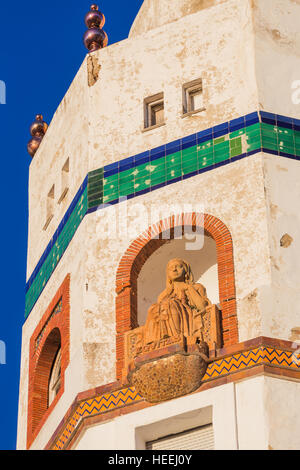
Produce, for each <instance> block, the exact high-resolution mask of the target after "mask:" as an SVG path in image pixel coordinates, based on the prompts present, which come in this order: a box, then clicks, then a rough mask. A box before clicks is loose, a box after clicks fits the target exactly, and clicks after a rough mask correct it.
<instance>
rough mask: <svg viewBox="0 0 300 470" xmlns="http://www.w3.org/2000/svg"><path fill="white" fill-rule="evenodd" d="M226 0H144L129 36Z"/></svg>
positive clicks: (139, 33)
mask: <svg viewBox="0 0 300 470" xmlns="http://www.w3.org/2000/svg"><path fill="white" fill-rule="evenodd" d="M225 1H227V0H172V7H171V8H170V1H169V0H144V2H143V4H142V6H141V8H140V11H139V13H138V14H137V16H136V18H135V20H134V22H133V25H132V27H131V30H130V33H129V37H133V36H138V35H141V34H143V33H145V32H147V31H149V30H150V29H154V28H158V27H159V26H162V25H164V24H167V23H171V22H172V21H176V20H178V19H180V18H182V17H183V16H185V15H190V14H192V13H195V12H197V11H199V10H203V9H204V8H209V7H211V6H214V5H217V4H219V3H223V2H225Z"/></svg>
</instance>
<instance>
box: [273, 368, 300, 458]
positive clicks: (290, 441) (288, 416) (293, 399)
mask: <svg viewBox="0 0 300 470" xmlns="http://www.w3.org/2000/svg"><path fill="white" fill-rule="evenodd" d="M264 407H265V413H266V415H267V419H268V448H269V449H270V450H272V449H274V450H299V448H300V435H299V432H298V429H299V420H300V411H299V410H300V384H299V383H295V382H290V381H287V380H280V379H276V378H272V377H265V389H264Z"/></svg>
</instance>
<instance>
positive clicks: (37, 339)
mask: <svg viewBox="0 0 300 470" xmlns="http://www.w3.org/2000/svg"><path fill="white" fill-rule="evenodd" d="M59 347H60V348H61V386H60V390H59V392H58V394H57V395H56V397H55V398H54V400H53V401H52V403H51V404H50V406H48V386H49V379H50V374H51V370H52V366H53V362H54V360H55V357H56V354H57V351H58V349H59ZM29 348H30V349H29V381H28V420H27V448H30V446H31V444H32V442H33V440H34V439H35V438H36V436H37V434H38V433H39V431H40V430H41V428H42V426H43V424H44V423H45V421H46V420H47V418H48V416H49V415H50V413H51V412H52V410H53V408H54V407H55V405H56V403H57V402H58V400H59V399H60V397H61V396H62V394H63V393H64V384H65V371H66V368H67V366H68V364H69V349H70V275H69V274H68V275H67V276H66V278H65V280H64V281H63V283H62V284H61V286H60V288H59V289H58V291H57V292H56V294H55V296H54V298H53V299H52V301H51V302H50V304H49V306H48V308H47V310H46V312H45V313H44V315H43V316H42V318H41V320H40V322H39V323H38V325H37V326H36V328H35V330H34V333H33V335H32V336H31V338H30V346H29Z"/></svg>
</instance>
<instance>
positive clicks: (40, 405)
mask: <svg viewBox="0 0 300 470" xmlns="http://www.w3.org/2000/svg"><path fill="white" fill-rule="evenodd" d="M60 348H61V334H60V330H59V328H57V327H56V328H54V329H53V330H52V331H51V332H50V333H49V335H48V336H47V338H46V340H45V342H44V344H43V348H42V350H41V352H40V354H39V358H38V360H37V364H36V368H35V374H34V381H33V398H32V408H33V416H32V432H34V431H35V429H36V427H37V426H38V424H39V422H40V421H41V419H42V418H43V416H44V414H45V412H46V411H47V409H48V387H49V380H50V375H51V370H52V366H53V363H54V360H55V358H56V355H57V352H58V350H59V349H60Z"/></svg>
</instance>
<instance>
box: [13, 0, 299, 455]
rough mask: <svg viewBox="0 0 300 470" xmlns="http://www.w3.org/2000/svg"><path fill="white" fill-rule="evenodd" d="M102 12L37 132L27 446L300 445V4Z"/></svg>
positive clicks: (260, 1)
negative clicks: (108, 16) (118, 23)
mask: <svg viewBox="0 0 300 470" xmlns="http://www.w3.org/2000/svg"><path fill="white" fill-rule="evenodd" d="M90 14H91V15H90V16H89V17H88V18H86V24H87V26H88V32H87V33H86V35H85V44H86V46H87V48H88V49H89V53H88V54H87V56H86V58H85V59H84V61H83V63H82V65H81V67H80V69H79V71H78V73H77V74H76V76H75V78H74V80H73V82H72V84H71V86H70V88H69V90H68V92H67V93H66V95H65V97H64V99H63V100H62V102H61V104H60V105H59V107H58V109H57V111H56V113H55V114H54V116H53V119H52V121H51V123H50V125H49V128H47V126H46V125H45V123H43V120H42V116H40V115H38V116H37V119H36V121H35V124H34V125H33V126H32V128H31V133H32V140H31V143H30V145H29V151H30V153H31V154H32V156H33V159H32V162H31V165H30V171H29V230H28V234H29V235H28V263H27V283H26V312H25V322H24V326H23V333H22V358H21V377H20V397H19V419H18V441H17V447H18V449H51V450H52V449H55V450H59V449H70V450H71V449H111V450H115V449H116V450H121V449H299V447H300V436H299V433H298V432H297V431H298V427H299V424H300V412H299V410H300V384H299V381H300V362H299V361H300V351H299V350H298V348H299V345H300V318H299V313H298V304H299V302H300V281H299V279H300V261H299V252H300V220H299V214H298V211H297V206H296V204H297V201H298V200H299V196H300V184H299V181H300V166H299V165H300V163H299V160H300V107H299V106H300V105H299V104H298V105H297V99H296V98H295V97H296V89H295V84H296V83H297V80H299V78H300V77H299V75H297V74H298V73H299V70H300V58H299V53H298V51H299V49H300V33H299V18H300V3H299V2H295V1H293V0H145V1H144V3H143V5H142V7H141V9H140V12H139V13H138V15H137V17H136V19H135V21H134V23H133V25H132V28H131V31H130V34H129V37H128V38H127V39H126V40H124V41H121V42H119V43H116V44H112V45H109V46H108V47H105V46H106V44H107V36H106V34H105V33H104V32H103V29H102V27H103V26H104V15H103V14H101V13H100V12H99V10H98V9H97V8H96V6H94V5H93V6H92V7H91V12H90ZM91 31H92V32H91ZM298 405H299V406H298Z"/></svg>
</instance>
